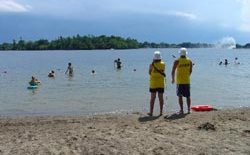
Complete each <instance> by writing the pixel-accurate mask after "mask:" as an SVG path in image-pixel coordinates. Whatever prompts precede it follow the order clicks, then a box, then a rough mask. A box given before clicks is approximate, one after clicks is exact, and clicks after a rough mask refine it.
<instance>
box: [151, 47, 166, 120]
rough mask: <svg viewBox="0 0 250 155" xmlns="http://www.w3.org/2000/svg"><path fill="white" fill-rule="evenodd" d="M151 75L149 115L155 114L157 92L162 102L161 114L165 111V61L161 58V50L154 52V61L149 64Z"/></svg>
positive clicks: (160, 102)
mask: <svg viewBox="0 0 250 155" xmlns="http://www.w3.org/2000/svg"><path fill="white" fill-rule="evenodd" d="M149 75H150V88H149V92H150V93H151V99H150V111H149V113H148V115H149V116H152V115H153V111H154V104H155V98H156V94H157V93H158V98H159V104H160V115H162V113H163V104H164V99H163V93H164V87H165V81H164V78H165V76H166V75H165V63H164V62H163V61H162V59H161V53H160V51H155V52H154V57H153V62H152V63H151V64H150V65H149Z"/></svg>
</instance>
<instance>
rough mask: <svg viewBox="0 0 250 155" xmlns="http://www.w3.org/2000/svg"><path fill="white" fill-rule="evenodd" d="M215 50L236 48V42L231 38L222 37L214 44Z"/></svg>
mask: <svg viewBox="0 0 250 155" xmlns="http://www.w3.org/2000/svg"><path fill="white" fill-rule="evenodd" d="M215 46H216V48H227V49H234V48H236V41H235V39H234V38H233V37H224V38H222V39H221V40H219V41H218V42H217V43H216V44H215Z"/></svg>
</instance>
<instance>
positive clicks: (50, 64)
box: [0, 49, 250, 116]
mask: <svg viewBox="0 0 250 155" xmlns="http://www.w3.org/2000/svg"><path fill="white" fill-rule="evenodd" d="M188 50H189V53H188V56H189V57H190V58H191V59H192V60H193V62H194V63H195V65H194V68H193V73H192V76H191V96H192V105H197V104H210V105H212V106H214V107H216V108H235V107H249V105H250V103H249V100H250V93H249V92H250V82H249V80H250V61H249V60H250V50H238V49H237V50H228V49H188ZM154 51H155V49H137V50H92V51H41V52H38V51H6V52H5V51H2V52H0V86H1V88H0V115H2V116H17V115H22V116H23V115H87V114H102V113H123V112H134V111H140V112H147V111H148V109H149V99H150V93H149V92H148V84H149V82H148V81H149V75H148V66H149V64H150V63H151V61H152V56H153V52H154ZM160 51H161V52H162V57H163V60H164V61H165V62H166V65H167V90H166V93H165V96H167V100H166V104H165V107H164V110H165V111H166V112H172V111H177V110H178V102H177V97H176V93H175V91H176V90H175V85H172V84H171V82H170V80H171V79H170V78H171V75H170V73H171V69H172V63H173V61H174V58H173V57H172V55H175V56H178V49H160ZM118 57H119V58H121V61H122V63H123V68H122V70H120V71H117V70H115V69H114V63H113V61H114V60H115V59H117V58H118ZM235 57H238V58H239V61H240V62H241V64H240V65H234V64H233V61H234V58H235ZM225 58H227V59H228V60H229V62H230V63H231V64H229V65H228V66H224V65H222V66H219V65H218V63H219V61H220V60H224V59H225ZM68 62H72V64H73V67H74V76H73V77H72V78H70V77H68V76H66V75H65V74H64V72H65V70H66V68H67V64H68ZM134 69H136V71H133V70H134ZM50 70H55V72H56V78H55V79H50V78H48V77H47V75H48V72H49V71H50ZM91 70H95V71H96V74H95V75H92V74H91ZM5 71H6V72H7V73H5ZM32 75H35V76H36V77H37V78H38V79H39V80H40V81H41V82H42V84H41V85H40V86H39V88H38V89H37V90H28V89H27V86H28V82H29V81H30V79H31V76H32ZM184 105H186V104H184ZM158 107H159V104H158V101H156V104H155V113H158V112H159V110H158Z"/></svg>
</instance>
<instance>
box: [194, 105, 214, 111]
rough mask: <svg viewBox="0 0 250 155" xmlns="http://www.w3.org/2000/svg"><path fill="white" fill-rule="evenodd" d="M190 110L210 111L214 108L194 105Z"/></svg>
mask: <svg viewBox="0 0 250 155" xmlns="http://www.w3.org/2000/svg"><path fill="white" fill-rule="evenodd" d="M191 109H192V110H193V111H211V110H213V109H214V108H213V107H212V106H210V105H195V106H192V107H191Z"/></svg>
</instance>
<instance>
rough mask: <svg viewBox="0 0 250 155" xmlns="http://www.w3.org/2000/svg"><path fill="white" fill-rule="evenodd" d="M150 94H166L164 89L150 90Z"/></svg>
mask: <svg viewBox="0 0 250 155" xmlns="http://www.w3.org/2000/svg"><path fill="white" fill-rule="evenodd" d="M149 92H150V93H156V92H158V93H164V88H149Z"/></svg>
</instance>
